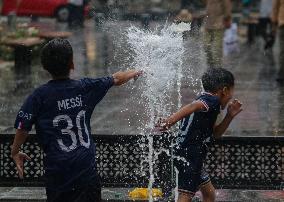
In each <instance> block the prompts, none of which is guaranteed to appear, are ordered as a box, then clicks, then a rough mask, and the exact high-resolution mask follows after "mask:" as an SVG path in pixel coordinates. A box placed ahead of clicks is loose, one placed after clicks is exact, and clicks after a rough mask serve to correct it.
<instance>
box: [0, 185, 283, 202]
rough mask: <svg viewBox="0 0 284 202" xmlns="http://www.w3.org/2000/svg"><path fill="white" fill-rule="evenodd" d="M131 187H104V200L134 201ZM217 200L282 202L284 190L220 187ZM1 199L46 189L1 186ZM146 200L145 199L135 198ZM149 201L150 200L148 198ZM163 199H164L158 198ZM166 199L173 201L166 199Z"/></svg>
mask: <svg viewBox="0 0 284 202" xmlns="http://www.w3.org/2000/svg"><path fill="white" fill-rule="evenodd" d="M130 190H131V189H130V188H103V190H102V198H103V201H108V202H119V201H124V202H130V201H131V202H133V200H132V199H130V198H128V192H129V191H130ZM216 196H217V199H216V201H217V202H225V201H226V202H233V201H242V202H252V201H261V202H266V201H269V202H281V201H284V191H283V190H233V189H218V190H217V191H216ZM200 198H201V195H200V193H197V196H196V198H195V199H196V200H195V201H200V200H199V199H200ZM0 201H7V202H11V201H13V202H23V201H29V202H33V201H34V202H44V201H46V196H45V189H44V188H43V187H28V188H27V187H0ZM135 201H139V202H144V201H145V200H135ZM147 201H148V200H147ZM156 201H162V200H156ZM166 201H171V200H170V199H166Z"/></svg>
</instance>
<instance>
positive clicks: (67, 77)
mask: <svg viewBox="0 0 284 202" xmlns="http://www.w3.org/2000/svg"><path fill="white" fill-rule="evenodd" d="M66 79H70V77H69V76H58V77H57V76H56V77H54V76H53V77H52V80H66Z"/></svg>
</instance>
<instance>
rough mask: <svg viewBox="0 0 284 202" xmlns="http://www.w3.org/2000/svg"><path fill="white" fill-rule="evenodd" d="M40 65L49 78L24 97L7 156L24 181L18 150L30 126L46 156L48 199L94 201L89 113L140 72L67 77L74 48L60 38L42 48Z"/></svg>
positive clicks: (97, 198)
mask: <svg viewBox="0 0 284 202" xmlns="http://www.w3.org/2000/svg"><path fill="white" fill-rule="evenodd" d="M41 63H42V65H43V68H44V69H45V70H47V71H48V72H49V73H50V74H51V76H52V80H50V81H49V82H47V83H46V84H44V85H42V86H40V87H39V88H37V89H36V90H35V91H34V92H33V93H32V94H31V95H30V96H29V97H28V98H27V99H26V101H25V102H24V104H23V106H22V107H21V109H20V111H19V113H18V115H17V118H16V121H15V128H16V129H17V130H16V136H15V139H14V142H13V145H12V151H11V156H12V158H13V159H14V161H15V163H16V167H17V171H18V173H19V176H20V178H23V173H24V172H23V162H24V160H29V159H30V158H29V157H28V156H27V155H26V154H24V153H22V152H20V146H21V145H22V144H23V143H24V142H25V140H26V138H27V137H28V132H29V131H30V130H31V129H32V125H33V124H35V129H36V133H37V135H38V137H39V141H40V143H41V145H42V148H43V150H44V152H45V154H46V156H45V158H44V167H45V176H46V193H47V201H48V202H50V201H52V202H57V201H58V202H65V201H66V202H73V201H74V202H75V201H78V202H89V201H94V202H99V201H101V187H100V182H99V179H98V176H97V171H96V161H95V145H94V142H93V139H92V136H91V127H90V119H91V115H92V112H93V110H94V108H95V106H96V105H97V104H98V103H99V102H100V101H101V100H102V98H103V97H104V96H105V94H106V93H107V92H108V90H109V89H110V88H111V87H112V86H113V85H122V84H124V83H126V82H128V81H129V80H130V79H132V78H136V77H138V76H139V75H140V74H141V72H139V71H135V70H130V71H126V72H117V73H115V74H113V75H112V76H109V77H103V78H97V79H92V78H84V79H80V80H73V79H70V78H69V74H70V71H71V70H73V69H74V64H73V50H72V47H71V45H70V43H69V42H68V41H67V40H64V39H54V40H52V41H50V42H49V43H48V44H46V45H45V46H44V47H43V49H42V53H41Z"/></svg>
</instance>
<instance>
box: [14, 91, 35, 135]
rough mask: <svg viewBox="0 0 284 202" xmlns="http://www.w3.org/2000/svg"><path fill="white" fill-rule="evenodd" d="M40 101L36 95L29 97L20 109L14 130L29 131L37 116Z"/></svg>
mask: <svg viewBox="0 0 284 202" xmlns="http://www.w3.org/2000/svg"><path fill="white" fill-rule="evenodd" d="M39 107H40V99H39V97H37V96H36V94H32V95H30V96H29V97H28V98H27V99H26V100H25V102H24V104H23V105H22V107H21V108H20V110H19V112H18V114H17V117H16V120H15V124H14V127H15V129H24V130H26V131H30V130H31V129H32V126H33V124H34V123H35V120H36V118H37V116H38V112H39Z"/></svg>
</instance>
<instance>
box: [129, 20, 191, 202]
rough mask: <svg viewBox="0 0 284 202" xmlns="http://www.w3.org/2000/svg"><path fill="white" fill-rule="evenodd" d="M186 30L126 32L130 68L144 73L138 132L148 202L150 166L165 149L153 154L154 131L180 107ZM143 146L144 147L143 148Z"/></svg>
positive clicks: (173, 27)
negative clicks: (143, 118) (144, 117)
mask: <svg viewBox="0 0 284 202" xmlns="http://www.w3.org/2000/svg"><path fill="white" fill-rule="evenodd" d="M186 30H190V25H188V24H181V25H180V26H178V25H174V24H172V25H165V26H164V27H162V28H159V27H158V28H156V29H155V30H154V31H149V30H142V29H139V28H137V27H135V26H132V27H130V28H129V29H128V31H127V42H128V44H129V45H130V48H131V50H132V59H133V64H132V67H134V68H135V69H138V70H143V71H144V72H145V79H143V84H141V85H140V88H142V89H141V92H142V98H143V99H144V100H146V101H147V102H146V105H145V106H143V107H144V108H145V113H147V115H148V117H149V118H148V120H147V121H146V123H145V125H144V126H143V128H142V129H141V131H143V132H142V134H141V135H142V136H143V138H142V139H144V140H145V142H147V145H148V154H147V155H146V157H145V159H144V161H143V160H142V161H141V165H143V163H144V162H145V161H147V164H148V170H149V174H150V176H149V184H148V190H149V192H148V193H149V201H153V198H152V188H153V184H154V182H155V176H154V164H155V161H156V160H157V159H158V156H159V155H160V154H161V153H162V152H165V153H166V154H167V155H169V153H170V152H169V150H168V149H160V150H159V151H155V150H154V147H153V138H154V135H157V134H159V132H157V131H154V130H153V129H154V127H155V123H157V120H158V118H161V117H167V116H169V115H170V114H171V112H172V111H176V110H177V109H178V108H180V106H181V93H180V87H181V79H182V64H183V57H184V53H185V48H184V41H183V31H186ZM143 146H145V144H143Z"/></svg>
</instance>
